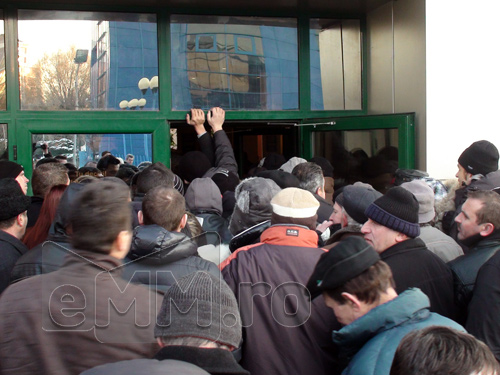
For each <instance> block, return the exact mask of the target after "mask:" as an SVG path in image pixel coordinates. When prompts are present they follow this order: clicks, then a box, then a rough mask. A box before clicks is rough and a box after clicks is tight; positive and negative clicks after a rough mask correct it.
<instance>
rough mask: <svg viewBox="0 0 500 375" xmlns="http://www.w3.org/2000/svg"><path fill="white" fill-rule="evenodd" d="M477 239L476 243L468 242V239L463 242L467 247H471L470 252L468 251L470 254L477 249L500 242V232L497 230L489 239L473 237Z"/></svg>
mask: <svg viewBox="0 0 500 375" xmlns="http://www.w3.org/2000/svg"><path fill="white" fill-rule="evenodd" d="M472 237H475V238H476V241H473V240H472V241H466V240H467V238H466V239H465V240H464V241H461V242H462V243H464V244H465V245H467V246H469V250H468V251H467V252H468V253H471V252H474V251H475V250H476V249H477V248H481V247H483V246H487V245H488V244H490V243H498V242H500V230H499V229H497V230H496V231H494V232H493V233H491V234H490V235H489V236H488V237H481V235H479V237H477V236H472Z"/></svg>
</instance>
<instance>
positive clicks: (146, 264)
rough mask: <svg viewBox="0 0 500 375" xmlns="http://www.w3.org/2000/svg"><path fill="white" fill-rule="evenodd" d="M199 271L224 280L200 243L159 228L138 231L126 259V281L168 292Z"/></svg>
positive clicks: (140, 227)
mask: <svg viewBox="0 0 500 375" xmlns="http://www.w3.org/2000/svg"><path fill="white" fill-rule="evenodd" d="M196 271H206V272H209V273H211V274H212V275H214V276H216V277H221V274H220V271H219V269H218V268H217V265H216V264H215V263H212V262H210V261H208V260H206V259H203V258H201V257H200V256H199V255H198V247H197V246H196V242H194V241H191V239H190V238H189V237H187V236H186V235H185V234H183V233H178V232H169V231H168V230H166V229H164V228H162V227H160V226H158V225H142V226H138V227H136V228H135V229H134V236H133V239H132V246H131V248H130V251H129V253H128V255H127V257H126V258H125V260H124V266H123V273H122V277H123V278H124V279H125V280H130V281H131V282H133V283H136V284H145V285H148V286H149V287H151V288H153V289H155V290H157V291H161V292H165V291H167V290H168V289H169V288H170V287H171V286H172V285H174V284H175V283H176V280H178V279H179V278H180V277H182V276H185V275H188V274H190V273H192V272H196Z"/></svg>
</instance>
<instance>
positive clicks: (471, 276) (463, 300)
mask: <svg viewBox="0 0 500 375" xmlns="http://www.w3.org/2000/svg"><path fill="white" fill-rule="evenodd" d="M499 249H500V231H496V232H494V233H493V234H492V235H490V236H488V237H486V238H484V239H483V240H482V241H480V242H479V243H477V244H476V246H474V247H473V248H470V249H469V250H468V251H467V254H465V255H462V256H460V257H458V258H456V259H454V260H453V261H451V262H450V263H448V266H449V267H450V268H451V271H452V273H453V279H454V284H455V301H456V303H457V306H458V308H459V311H460V318H459V320H460V322H461V323H462V322H463V323H465V320H466V317H467V306H468V305H469V302H470V300H471V298H472V292H473V290H474V285H475V284H476V278H477V274H478V272H479V269H480V268H481V267H482V266H483V264H485V263H486V262H487V261H488V259H490V258H491V257H492V256H493V255H495V253H496V252H497V251H498V250H499Z"/></svg>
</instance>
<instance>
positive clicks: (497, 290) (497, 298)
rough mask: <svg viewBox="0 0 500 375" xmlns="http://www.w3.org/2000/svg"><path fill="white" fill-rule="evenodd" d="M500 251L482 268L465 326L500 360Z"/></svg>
mask: <svg viewBox="0 0 500 375" xmlns="http://www.w3.org/2000/svg"><path fill="white" fill-rule="evenodd" d="M499 316H500V252H497V253H496V254H495V255H493V256H492V257H491V258H490V259H489V260H488V261H487V262H486V263H485V264H484V265H483V266H482V267H481V268H480V269H479V273H478V275H477V278H476V285H475V287H474V293H473V294H472V299H471V301H470V303H469V310H468V317H467V323H466V325H465V328H466V329H467V332H469V333H470V334H472V335H474V336H475V337H476V338H477V339H479V340H481V341H483V342H484V343H485V344H486V345H488V347H489V348H490V349H491V351H492V352H493V354H494V355H495V357H496V359H497V361H499V362H500V319H499V318H498V317H499Z"/></svg>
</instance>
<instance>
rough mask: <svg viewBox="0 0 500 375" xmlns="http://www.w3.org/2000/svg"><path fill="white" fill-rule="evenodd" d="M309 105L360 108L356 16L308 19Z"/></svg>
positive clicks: (360, 68) (323, 108)
mask: <svg viewBox="0 0 500 375" xmlns="http://www.w3.org/2000/svg"><path fill="white" fill-rule="evenodd" d="M309 37H310V38H309V39H310V60H311V109H313V110H361V109H362V85H361V82H362V80H361V71H362V55H361V51H362V44H361V41H362V39H361V29H360V22H359V20H335V19H311V21H310V31H309Z"/></svg>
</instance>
